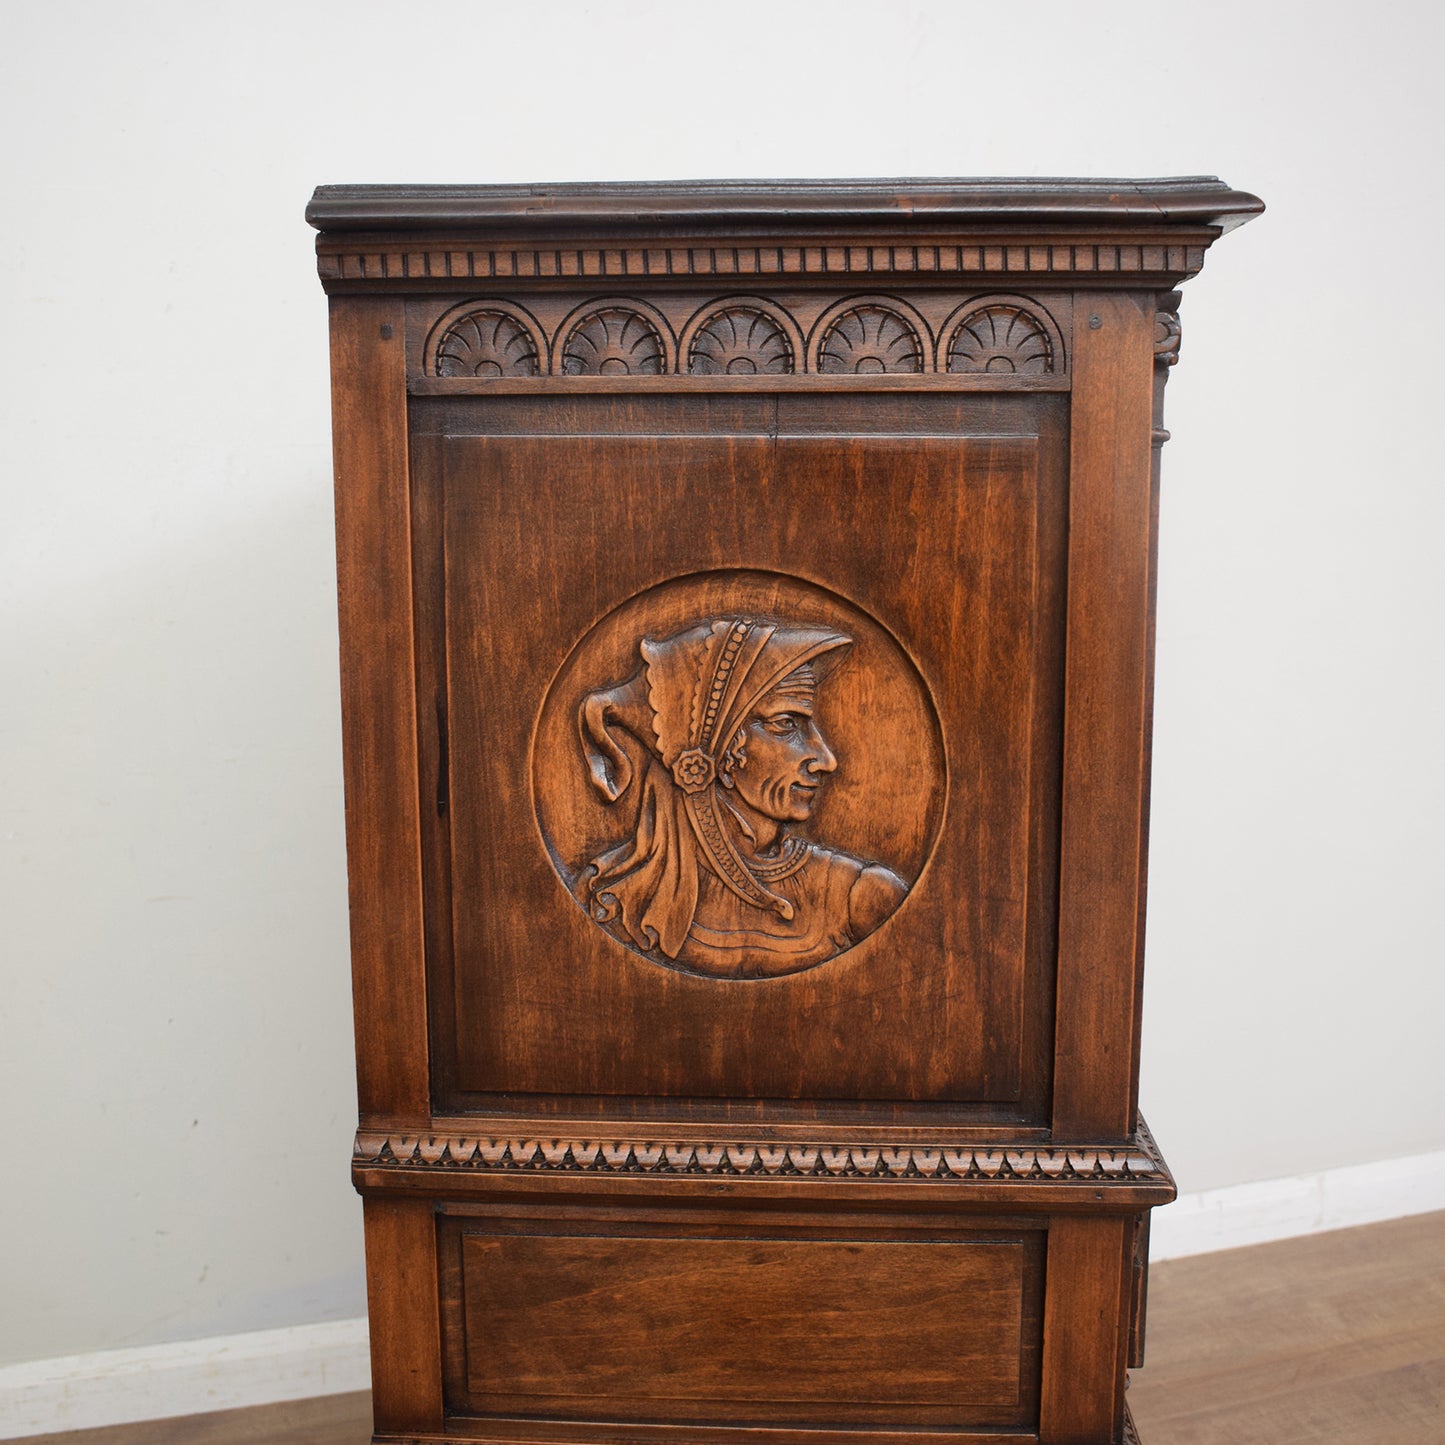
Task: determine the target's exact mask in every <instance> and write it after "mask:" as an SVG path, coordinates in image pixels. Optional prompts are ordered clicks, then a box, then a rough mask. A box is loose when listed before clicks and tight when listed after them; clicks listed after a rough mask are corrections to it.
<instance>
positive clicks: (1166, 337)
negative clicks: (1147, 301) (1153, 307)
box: [1154, 311, 1182, 366]
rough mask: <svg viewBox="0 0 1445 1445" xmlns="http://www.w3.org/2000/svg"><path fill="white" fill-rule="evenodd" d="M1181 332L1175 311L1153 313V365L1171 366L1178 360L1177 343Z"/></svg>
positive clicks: (1177, 314)
mask: <svg viewBox="0 0 1445 1445" xmlns="http://www.w3.org/2000/svg"><path fill="white" fill-rule="evenodd" d="M1181 336H1182V331H1181V329H1180V326H1179V313H1178V312H1177V311H1156V312H1155V313H1154V364H1155V365H1156V366H1173V365H1174V364H1175V362H1177V361H1178V360H1179V342H1180V338H1181Z"/></svg>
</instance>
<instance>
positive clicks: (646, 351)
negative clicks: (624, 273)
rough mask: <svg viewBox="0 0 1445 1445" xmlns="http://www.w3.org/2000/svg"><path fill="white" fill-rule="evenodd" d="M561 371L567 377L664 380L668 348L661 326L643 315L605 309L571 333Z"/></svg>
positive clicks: (590, 315) (625, 309) (564, 345)
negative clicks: (659, 377)
mask: <svg viewBox="0 0 1445 1445" xmlns="http://www.w3.org/2000/svg"><path fill="white" fill-rule="evenodd" d="M561 370H562V371H563V373H564V374H565V375H567V376H661V375H662V374H663V373H664V372H665V371H666V370H667V348H666V346H665V345H664V344H663V340H662V333H661V331H660V330H659V328H658V326H657V325H656V324H655V323H654V322H653V321H652V320H651V319H650V318H648V317H647V316H645V315H644V314H643V313H642V312H641V311H639V310H636V309H635V308H633V307H630V306H620V305H619V306H603V307H599V308H598V309H597V310H595V311H590V312H588V313H587V315H585V316H583V317H582V318H581V319H580V320H579V321H577V322H576V323H575V324H574V325H573V327H572V328H571V330H570V331H568V332H567V336H566V340H564V341H563V343H562V348H561Z"/></svg>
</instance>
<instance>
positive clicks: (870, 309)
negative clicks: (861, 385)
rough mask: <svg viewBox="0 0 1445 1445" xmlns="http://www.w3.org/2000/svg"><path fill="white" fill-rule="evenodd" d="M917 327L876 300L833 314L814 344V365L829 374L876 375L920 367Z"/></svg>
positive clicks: (920, 353) (920, 369)
mask: <svg viewBox="0 0 1445 1445" xmlns="http://www.w3.org/2000/svg"><path fill="white" fill-rule="evenodd" d="M923 356H924V348H923V341H922V338H921V337H920V335H919V331H918V328H917V327H916V326H915V325H914V324H913V323H912V322H911V321H909V320H908V318H907V317H906V316H904V315H903V313H902V312H901V311H900V310H897V309H895V308H894V307H892V306H887V305H883V304H881V303H878V302H864V303H862V304H860V305H856V306H850V307H849V308H848V309H847V310H845V311H842V312H840V313H838V314H837V315H835V316H834V317H833V318H832V320H831V321H829V322H828V324H827V326H826V328H825V329H824V331H823V337H822V340H821V341H820V342H819V343H818V359H817V368H818V370H819V371H821V372H825V373H828V374H830V375H856V376H879V375H882V374H884V373H894V372H917V371H922V370H923Z"/></svg>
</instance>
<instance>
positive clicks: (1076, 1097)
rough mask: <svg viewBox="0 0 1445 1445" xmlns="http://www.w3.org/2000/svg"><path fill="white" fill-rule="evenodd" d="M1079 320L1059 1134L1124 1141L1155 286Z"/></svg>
mask: <svg viewBox="0 0 1445 1445" xmlns="http://www.w3.org/2000/svg"><path fill="white" fill-rule="evenodd" d="M1081 317H1082V318H1084V320H1083V324H1081V325H1080V326H1079V327H1078V328H1077V329H1076V338H1075V353H1074V364H1075V374H1074V394H1073V425H1072V432H1071V458H1070V502H1069V587H1068V644H1067V661H1066V665H1065V700H1064V779H1063V821H1062V844H1061V850H1060V869H1059V873H1060V877H1059V968H1058V1009H1057V1019H1058V1025H1057V1034H1056V1039H1057V1045H1056V1055H1055V1069H1054V1133H1055V1137H1056V1138H1060V1139H1079V1138H1123V1137H1125V1136H1127V1135H1128V1134H1129V1133H1130V1131H1131V1129H1132V1126H1133V1118H1132V1115H1133V1107H1132V1102H1131V1092H1132V1086H1133V1075H1134V1059H1135V1056H1136V1054H1137V1051H1138V1047H1139V1039H1138V1018H1137V1002H1138V996H1137V990H1136V987H1135V976H1136V973H1137V970H1138V965H1139V950H1138V932H1139V928H1140V920H1141V916H1142V915H1141V910H1140V889H1141V887H1142V878H1141V867H1142V858H1143V828H1142V822H1143V795H1144V787H1145V775H1146V771H1147V767H1148V738H1147V716H1148V708H1147V702H1148V684H1149V669H1148V653H1149V539H1150V524H1151V517H1152V510H1151V495H1150V491H1151V489H1150V424H1151V381H1152V371H1153V364H1154V360H1153V335H1154V310H1153V297H1152V295H1148V296H1136V295H1132V294H1117V295H1116V294H1103V293H1100V294H1096V295H1093V296H1090V297H1088V298H1087V302H1086V304H1085V305H1083V306H1082V307H1081ZM1096 323H1097V324H1096Z"/></svg>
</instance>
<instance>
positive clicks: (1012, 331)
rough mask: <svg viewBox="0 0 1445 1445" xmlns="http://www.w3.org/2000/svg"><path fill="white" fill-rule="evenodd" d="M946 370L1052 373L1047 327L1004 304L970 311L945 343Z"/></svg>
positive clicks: (1052, 346)
mask: <svg viewBox="0 0 1445 1445" xmlns="http://www.w3.org/2000/svg"><path fill="white" fill-rule="evenodd" d="M945 370H947V371H954V372H957V371H985V372H990V373H993V374H995V375H999V374H1002V375H1006V376H1007V375H1025V376H1027V375H1043V374H1047V373H1048V372H1051V371H1053V370H1054V345H1053V340H1052V338H1051V337H1050V336H1049V332H1048V328H1047V327H1046V326H1045V325H1044V324H1043V322H1042V321H1040V320H1039V319H1038V317H1036V316H1035V315H1034V314H1033V313H1032V312H1030V311H1027V310H1025V309H1024V308H1023V307H1022V306H1014V305H1011V304H1009V303H1007V302H994V303H992V304H990V305H987V306H980V307H978V308H977V309H976V310H973V311H970V312H969V313H968V314H967V315H966V316H965V317H964V318H963V320H962V321H960V322H959V323H958V325H957V327H956V328H955V329H954V332H953V335H952V336H951V337H950V339H949V343H948V355H947V362H946V364H945Z"/></svg>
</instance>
